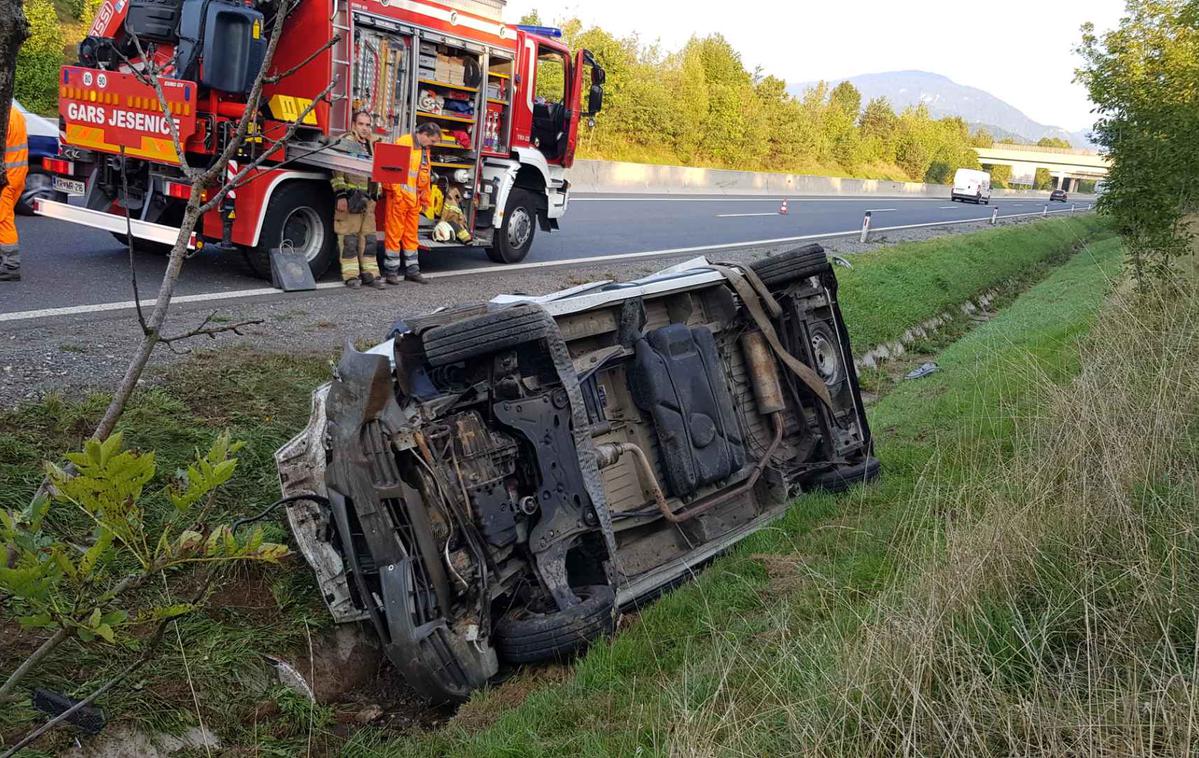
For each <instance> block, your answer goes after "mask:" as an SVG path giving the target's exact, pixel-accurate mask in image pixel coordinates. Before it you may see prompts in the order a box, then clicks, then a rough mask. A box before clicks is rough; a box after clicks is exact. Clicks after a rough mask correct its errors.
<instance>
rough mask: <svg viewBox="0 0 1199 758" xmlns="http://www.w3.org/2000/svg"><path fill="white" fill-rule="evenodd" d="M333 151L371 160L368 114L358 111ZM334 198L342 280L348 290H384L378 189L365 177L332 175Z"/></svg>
mask: <svg viewBox="0 0 1199 758" xmlns="http://www.w3.org/2000/svg"><path fill="white" fill-rule="evenodd" d="M334 149H335V150H337V151H339V152H342V153H346V154H347V155H352V156H354V157H355V158H365V159H367V160H370V159H371V157H372V156H373V154H374V138H373V136H372V135H371V114H370V113H369V112H367V111H358V112H357V113H355V114H354V125H353V127H352V128H351V129H350V131H349V132H347V133H346V134H345V136H343V137H342V138H341V139H340V140H339V141H338V142H337V144H336V145H335V146H334ZM332 184H333V194H334V196H335V197H336V198H337V208H336V210H335V211H334V213H333V233H334V234H336V235H337V249H338V252H339V254H340V256H341V280H342V281H343V282H345V284H346V286H347V287H361V286H362V285H363V284H365V285H367V286H369V287H374V288H376V289H382V288H383V279H382V277H380V276H379V263H378V261H377V259H376V257H375V247H376V244H377V242H376V238H375V197H376V196H377V194H378V186H377V185H375V184H374V183H372V182H371V180H370V177H369V176H368V175H366V174H355V173H353V172H350V171H334V172H333V179H332Z"/></svg>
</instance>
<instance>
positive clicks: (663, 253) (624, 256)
mask: <svg viewBox="0 0 1199 758" xmlns="http://www.w3.org/2000/svg"><path fill="white" fill-rule="evenodd" d="M1070 212H1071V210H1070V209H1069V208H1062V209H1060V210H1054V211H1049V215H1054V214H1059V213H1070ZM1040 215H1041V212H1040V211H1036V212H1035V213H1013V214H1010V215H1007V216H999V218H1001V219H1002V218H1025V217H1029V216H1040ZM990 219H991V217H990V216H984V217H980V218H968V219H958V220H955V221H931V222H928V223H924V224H905V225H903V226H880V227H876V228H875V229H873V231H875V232H894V231H901V230H903V229H921V228H924V227H929V226H956V225H958V224H977V223H983V222H986V221H990ZM860 233H861V229H850V230H848V231H844V232H825V233H822V234H802V235H799V236H796V237H776V238H774V239H762V240H746V241H745V242H728V243H724V244H721V245H699V246H696V247H676V248H669V249H665V250H649V251H646V252H640V253H614V254H610V255H593V256H591V257H588V258H571V259H569V260H562V261H541V262H538V263H515V264H510V265H507V266H502V267H501V266H480V267H477V268H465V269H459V270H457V271H443V272H440V273H435V274H434V273H427V272H426V273H425V276H426V277H428V278H430V279H450V278H453V277H457V276H472V275H474V274H506V273H509V272H512V271H524V270H529V269H542V268H558V267H561V266H582V265H586V264H589V263H606V262H609V261H627V260H637V259H639V258H664V257H667V256H681V255H690V254H694V253H707V252H715V251H718V250H733V249H737V248H743V247H761V246H764V245H782V244H785V243H788V242H806V241H809V240H822V239H833V238H835V237H856V236H857V235H858V234H860ZM344 287H345V285H344V284H342V283H341V282H321V283H320V284H318V285H316V288H317V289H318V290H324V289H339V288H344ZM277 294H280V290H277V289H274V288H272V287H257V288H254V289H245V290H235V291H233V292H207V293H204V294H198V295H178V296H176V297H174V298H172V299H171V302H172V303H204V302H211V301H214V300H237V299H242V298H247V297H258V296H263V295H277ZM155 302H156V301H155V300H153V299H151V300H143V301H142V307H143V308H152V307H154V304H155ZM133 307H134V302H133V301H132V300H128V301H124V302H116V303H96V304H93V305H73V306H69V307H64V308H41V309H38V310H32V311H18V312H15V313H0V323H3V322H5V321H23V320H26V319H41V318H54V317H56V316H78V315H81V314H85V313H103V312H106V311H120V310H127V309H132V308H133Z"/></svg>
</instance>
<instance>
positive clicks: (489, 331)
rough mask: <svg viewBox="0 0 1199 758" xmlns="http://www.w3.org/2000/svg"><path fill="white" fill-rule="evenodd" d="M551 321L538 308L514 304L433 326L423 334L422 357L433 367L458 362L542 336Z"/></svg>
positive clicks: (548, 330) (550, 326) (548, 328)
mask: <svg viewBox="0 0 1199 758" xmlns="http://www.w3.org/2000/svg"><path fill="white" fill-rule="evenodd" d="M553 324H554V321H553V319H552V318H550V316H549V315H548V314H547V313H546V312H545V311H543V310H541V309H540V308H537V307H535V306H528V305H514V306H512V307H511V308H505V309H503V310H499V311H493V312H491V313H484V314H481V315H478V316H473V317H471V318H465V319H462V320H461V321H455V322H454V323H452V324H446V325H445V326H435V327H432V328H431V329H429V330H428V331H426V332H425V333H424V335H423V337H422V341H423V343H424V346H425V357H426V358H428V361H429V363H430V365H433V366H445V365H448V364H451V363H460V362H462V361H466V360H470V359H471V358H475V357H478V356H480V355H489V354H491V353H496V352H498V351H500V350H506V349H507V348H510V347H514V346H516V345H520V344H523V343H525V342H532V341H534V340H539V339H542V338H544V337H545V336H546V335H547V334H549V332H550V329H551V328H552V327H553Z"/></svg>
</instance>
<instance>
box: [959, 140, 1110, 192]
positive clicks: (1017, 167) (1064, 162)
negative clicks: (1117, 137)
mask: <svg viewBox="0 0 1199 758" xmlns="http://www.w3.org/2000/svg"><path fill="white" fill-rule="evenodd" d="M974 149H975V151H976V152H977V153H978V162H979V163H981V164H982V165H983V167H984V168H986V167H988V166H1011V167H1012V179H1011V181H1012V183H1013V184H1032V183H1033V180H1034V177H1035V176H1036V173H1037V169H1038V168H1044V169H1048V170H1049V173H1050V174H1051V175H1052V176H1053V178H1054V187H1056V188H1060V189H1064V190H1066V191H1068V192H1072V191H1075V190H1077V189H1078V182H1079V181H1080V180H1082V179H1089V180H1098V179H1102V178H1104V177H1105V176H1107V171H1108V168H1109V166H1110V165H1111V164H1110V162H1109V161H1108V159H1107V157H1106V156H1103V155H1100V154H1099V153H1097V152H1095V151H1094V150H1076V149H1073V148H1062V147H1040V146H1038V145H1010V144H1005V143H1000V142H997V143H995V144H994V145H992V146H991V147H976V148H974Z"/></svg>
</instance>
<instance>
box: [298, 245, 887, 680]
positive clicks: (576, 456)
mask: <svg viewBox="0 0 1199 758" xmlns="http://www.w3.org/2000/svg"><path fill="white" fill-rule="evenodd" d="M871 453H872V444H871V437H870V431H869V429H868V428H867V423H866V416H865V414H864V412H863V408H862V402H861V396H860V394H859V390H858V383H857V375H856V373H855V371H854V364H853V358H852V354H851V351H850V344H849V338H848V335H847V333H846V329H845V325H844V323H843V321H842V318H841V313H840V310H839V308H838V305H837V281H836V277H835V275H834V273H833V270H832V268H831V267H830V265H829V263H828V262H827V260H826V258H825V254H824V251H823V250H822V249H821V248H820V247H819V246H818V245H809V246H806V247H802V248H798V249H795V250H791V251H789V252H786V253H783V254H780V255H777V256H774V257H770V258H765V259H762V260H759V261H757V262H755V263H754V264H752V265H750V266H737V265H731V264H730V265H722V264H717V263H710V262H709V261H707V260H705V259H702V258H701V259H696V260H692V261H689V262H687V263H684V264H681V265H678V266H674V267H672V268H668V269H666V270H663V271H661V272H659V273H657V274H654V275H652V276H649V277H647V278H644V279H640V280H637V281H632V282H626V283H613V282H596V283H594V284H587V285H583V286H580V287H575V288H573V289H570V290H566V291H562V292H557V293H554V294H552V295H548V296H545V297H539V298H525V297H508V296H506V297H501V298H497V299H495V300H493V301H491V302H489V303H481V304H477V305H468V306H463V307H456V308H449V309H445V310H442V311H440V312H436V313H433V314H431V315H429V316H427V317H423V318H419V319H415V320H410V321H408V322H407V323H406V324H401V325H399V326H398V328H397V329H396V330H395V334H394V336H393V338H392V339H389V340H388V341H387V342H385V343H383V344H381V345H379V346H377V347H376V348H374V349H372V350H370V351H368V352H358V351H356V350H354V349H352V348H350V347H348V346H347V348H346V351H345V353H344V355H343V356H342V358H341V360H340V362H339V364H338V365H337V369H336V372H335V376H334V378H333V380H332V381H331V382H330V383H328V384H326V385H324V386H322V387H320V388H319V389H317V390H316V392H315V393H314V396H313V408H312V417H311V420H310V422H309V424H308V427H307V428H306V429H305V430H304V431H303V432H302V433H301V434H299V435H298V436H297V437H296V438H295V439H293V440H292V441H291V442H289V443H288V444H287V445H286V446H284V447H283V448H282V449H280V450H279V451H278V453H277V454H276V459H277V463H278V467H279V474H280V479H281V482H282V487H283V492H284V495H286V496H291V497H292V498H293V499H292V500H291V502H290V505H289V508H288V519H289V522H290V524H291V527H292V530H293V531H294V533H295V537H296V540H297V542H298V544H299V547H300V551H301V552H302V553H303V555H304V557H305V558H306V559H307V560H308V562H309V563H310V564H311V565H312V567H313V569H314V571H315V573H316V576H317V580H318V584H319V586H320V588H321V591H322V593H323V595H324V599H325V602H326V604H327V605H328V607H329V610H330V611H331V612H332V614H333V616H334V617H335V618H336V620H337V621H339V622H346V623H351V622H366V623H368V624H369V625H370V626H371V627H373V629H374V631H375V633H377V634H378V636H379V638H380V640H381V641H382V643H383V645H384V648H385V649H386V651H387V653H388V656H389V657H390V659H391V660H392V661H393V662H394V663H395V665H396V666H397V667H398V668H399V669H400V671H402V672H403V674H404V675H405V677H406V679H407V680H408V681H409V682H410V683H411V684H412V686H413V687H414V688H415V689H416V690H417V691H419V692H421V693H423V694H424V695H426V696H427V697H429V698H431V699H434V700H439V701H452V700H458V699H462V698H465V697H466V696H467V695H468V694H469V693H470V692H471V691H472V690H473V689H475V688H478V687H480V686H481V685H483V684H484V683H486V682H487V681H488V680H489V679H490V678H492V677H493V676H495V675H496V673H497V672H498V671H499V669H500V666H501V665H502V664H505V663H506V664H519V663H528V662H534V661H541V660H550V659H558V658H562V657H565V656H569V655H571V654H573V653H575V652H577V651H579V650H581V649H582V648H584V647H585V646H586V645H587V644H588V643H589V642H591V641H593V640H595V639H597V638H599V637H601V636H603V635H606V634H610V633H611V632H612V631H613V627H614V620H615V616H616V613H617V611H618V610H619V609H620V608H622V607H627V606H629V605H631V604H635V603H637V602H638V601H642V600H644V599H646V598H649V597H652V596H654V595H655V594H657V593H660V592H661V591H662V590H663V589H665V588H667V587H669V586H671V585H672V583H674V582H677V581H678V580H680V579H682V578H684V577H685V576H687V575H688V573H689V570H690V569H692V568H693V567H695V566H696V565H697V564H700V563H702V562H703V561H706V560H707V559H709V558H711V557H712V556H714V555H716V554H717V553H719V552H721V551H722V550H725V549H727V548H728V547H729V546H731V545H733V544H734V543H736V542H737V541H738V540H740V539H742V538H744V537H745V536H747V535H749V534H751V533H753V532H755V531H757V530H759V529H761V528H763V527H764V526H765V525H767V524H769V523H770V522H771V521H772V520H774V519H776V518H778V517H780V516H781V515H782V514H783V513H784V511H785V509H786V507H787V504H788V502H789V501H790V500H791V499H792V498H793V497H795V496H796V495H798V494H801V493H803V492H805V491H809V490H812V489H818V488H823V489H833V490H836V489H843V488H845V487H847V486H849V485H850V484H852V483H854V482H863V481H868V480H870V479H872V478H874V477H875V476H876V475H877V474H878V471H879V466H878V461H877V460H876V459H875V458H874V457H873V456H872V454H871Z"/></svg>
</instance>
